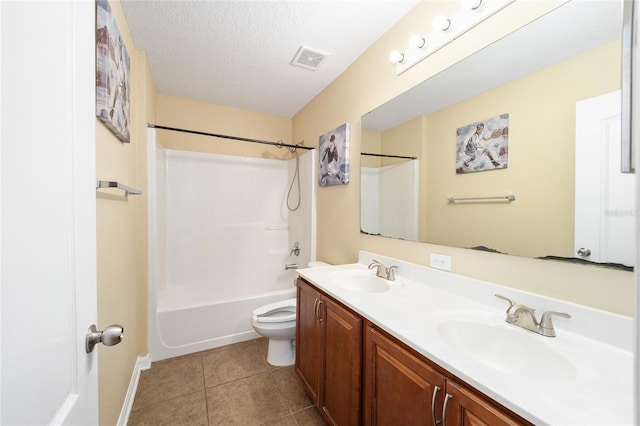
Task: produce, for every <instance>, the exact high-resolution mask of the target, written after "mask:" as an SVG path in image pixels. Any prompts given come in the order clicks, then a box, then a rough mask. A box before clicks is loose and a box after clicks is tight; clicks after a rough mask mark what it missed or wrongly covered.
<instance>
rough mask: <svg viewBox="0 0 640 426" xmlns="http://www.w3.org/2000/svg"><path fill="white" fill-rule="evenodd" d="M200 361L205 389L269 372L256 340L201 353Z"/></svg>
mask: <svg viewBox="0 0 640 426" xmlns="http://www.w3.org/2000/svg"><path fill="white" fill-rule="evenodd" d="M202 360H203V366H204V380H205V385H206V387H211V386H216V385H219V384H222V383H228V382H232V381H234V380H238V379H242V378H246V377H250V376H253V375H255V374H260V373H264V372H267V371H269V364H267V361H266V360H265V358H264V356H263V355H262V351H261V347H260V344H259V343H258V342H257V341H256V340H250V341H247V342H242V343H236V344H234V345H229V346H224V347H221V348H216V349H212V350H210V351H206V352H202Z"/></svg>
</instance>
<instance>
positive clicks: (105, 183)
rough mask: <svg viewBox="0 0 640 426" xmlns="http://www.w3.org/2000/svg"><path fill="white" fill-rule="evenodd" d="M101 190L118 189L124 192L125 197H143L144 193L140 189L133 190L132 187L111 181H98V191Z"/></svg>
mask: <svg viewBox="0 0 640 426" xmlns="http://www.w3.org/2000/svg"><path fill="white" fill-rule="evenodd" d="M100 188H118V189H121V190H123V191H124V196H125V197H128V196H129V195H142V191H141V190H139V189H135V188H131V187H130V186H127V185H123V184H121V183H120V182H114V181H111V180H96V190H98V189H100Z"/></svg>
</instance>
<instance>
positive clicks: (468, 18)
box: [390, 0, 515, 75]
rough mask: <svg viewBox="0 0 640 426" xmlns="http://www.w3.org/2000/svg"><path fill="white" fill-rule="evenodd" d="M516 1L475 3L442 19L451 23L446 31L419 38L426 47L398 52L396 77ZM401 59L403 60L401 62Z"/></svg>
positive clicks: (492, 0)
mask: <svg viewBox="0 0 640 426" xmlns="http://www.w3.org/2000/svg"><path fill="white" fill-rule="evenodd" d="M514 1H515V0H482V1H479V0H478V1H475V2H474V5H475V4H477V6H476V7H475V8H461V9H460V10H459V11H458V12H456V13H455V14H454V15H452V16H449V17H441V20H442V19H444V20H448V21H449V25H448V27H447V28H446V29H445V28H444V27H442V28H438V29H435V28H434V29H433V30H431V31H430V32H429V33H427V34H426V35H419V36H417V37H419V38H422V39H424V40H425V43H424V45H422V46H421V47H409V48H407V49H406V50H404V51H401V52H400V51H398V53H399V55H396V56H395V57H396V58H397V60H396V61H394V62H395V63H396V75H400V74H402V73H403V72H405V71H406V70H408V69H409V68H411V67H413V66H414V65H416V64H418V63H419V62H421V61H423V60H424V59H426V58H427V57H429V56H430V55H431V54H433V53H434V52H436V51H438V50H439V49H441V48H443V47H444V46H446V45H447V44H448V43H450V42H451V41H453V40H455V39H456V38H458V37H460V36H461V35H462V34H464V33H465V32H467V31H469V30H470V29H471V28H473V27H475V26H476V25H478V24H479V23H481V22H482V21H484V20H485V19H487V18H489V17H490V16H492V15H494V14H495V13H496V12H498V11H499V10H501V9H503V8H504V7H506V6H507V5H508V4H510V3H513V2H514ZM414 46H415V45H414ZM400 58H402V59H401V60H400ZM390 60H391V58H390Z"/></svg>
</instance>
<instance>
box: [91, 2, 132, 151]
mask: <svg viewBox="0 0 640 426" xmlns="http://www.w3.org/2000/svg"><path fill="white" fill-rule="evenodd" d="M96 7H97V11H96V116H97V117H98V118H99V119H100V121H102V122H103V123H104V124H105V125H106V126H107V127H108V128H109V129H110V130H111V131H112V132H113V134H115V135H116V137H117V138H118V139H120V140H121V141H122V142H129V141H130V133H129V125H130V123H129V109H130V105H129V100H130V99H129V95H130V89H129V66H130V62H129V54H128V53H127V48H126V46H125V45H124V42H123V41H122V38H121V37H120V31H119V30H118V26H117V25H116V22H115V20H114V19H113V15H111V6H109V2H108V1H107V0H97V2H96Z"/></svg>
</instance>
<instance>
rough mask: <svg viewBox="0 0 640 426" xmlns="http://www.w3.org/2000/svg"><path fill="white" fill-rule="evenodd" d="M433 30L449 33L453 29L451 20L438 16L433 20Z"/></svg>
mask: <svg viewBox="0 0 640 426" xmlns="http://www.w3.org/2000/svg"><path fill="white" fill-rule="evenodd" d="M433 28H434V29H436V30H440V31H447V30H448V29H449V28H451V19H449V18H447V17H445V16H442V15H438V16H436V17H435V18H434V19H433Z"/></svg>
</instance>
